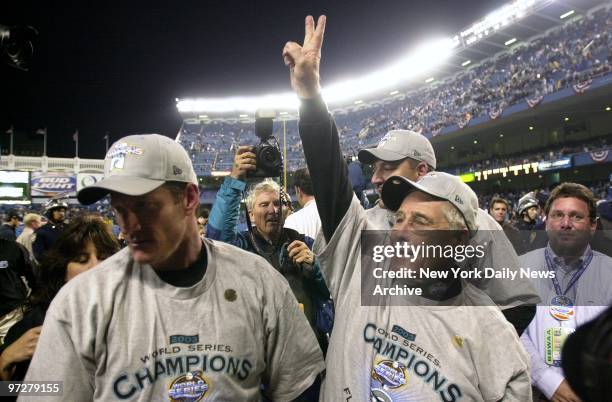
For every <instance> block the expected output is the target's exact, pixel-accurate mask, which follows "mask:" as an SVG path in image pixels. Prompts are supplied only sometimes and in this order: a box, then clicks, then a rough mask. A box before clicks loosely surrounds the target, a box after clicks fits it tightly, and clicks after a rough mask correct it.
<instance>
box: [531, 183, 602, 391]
mask: <svg viewBox="0 0 612 402" xmlns="http://www.w3.org/2000/svg"><path fill="white" fill-rule="evenodd" d="M544 211H545V213H546V234H547V235H548V239H549V240H548V244H547V245H546V247H544V248H540V249H537V250H533V251H531V252H529V253H527V254H525V255H523V256H521V257H520V261H521V266H522V267H523V268H524V269H525V270H527V269H529V272H531V273H532V275H533V276H531V277H532V279H533V281H534V284H535V286H536V288H537V289H538V292H539V295H540V297H541V299H542V303H541V304H540V305H538V307H537V312H536V316H535V318H534V319H533V321H532V322H531V324H529V327H528V328H527V330H526V331H525V333H523V336H521V340H522V341H523V345H524V346H525V349H526V350H527V352H528V353H529V354H530V356H531V367H532V373H531V380H532V384H533V386H534V387H535V388H536V390H534V391H535V393H537V392H539V393H540V394H541V398H546V399H545V400H550V401H570V402H572V401H580V398H579V397H578V396H576V394H575V393H574V391H573V390H572V389H571V388H570V386H569V384H568V382H567V381H566V380H565V378H564V376H563V371H562V369H561V349H562V347H563V343H564V341H565V338H566V337H567V336H568V335H569V334H571V333H572V332H574V330H575V328H576V327H578V326H580V325H582V324H584V323H586V322H588V321H590V320H592V319H593V318H595V317H597V316H598V315H599V314H601V313H602V312H603V311H604V310H605V309H606V306H609V305H610V304H612V286H611V285H612V258H610V257H608V256H606V255H604V254H602V253H599V252H597V251H593V250H592V249H591V246H590V244H589V243H590V240H591V238H592V236H593V235H594V233H595V230H596V225H597V218H596V204H595V198H594V197H593V193H592V192H591V191H590V190H589V189H587V188H586V187H585V186H583V185H581V184H575V183H563V184H561V185H560V186H558V187H557V188H555V189H554V190H553V191H552V193H551V195H550V198H549V199H548V201H547V202H546V205H545V207H544ZM534 277H538V278H539V279H534ZM542 400H544V399H542Z"/></svg>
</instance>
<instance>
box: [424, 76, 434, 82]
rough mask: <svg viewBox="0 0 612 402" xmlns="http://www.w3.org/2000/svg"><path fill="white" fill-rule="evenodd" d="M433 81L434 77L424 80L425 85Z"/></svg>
mask: <svg viewBox="0 0 612 402" xmlns="http://www.w3.org/2000/svg"><path fill="white" fill-rule="evenodd" d="M433 81H434V77H429V78H428V79H426V80H425V83H426V84H429V83H430V82H433Z"/></svg>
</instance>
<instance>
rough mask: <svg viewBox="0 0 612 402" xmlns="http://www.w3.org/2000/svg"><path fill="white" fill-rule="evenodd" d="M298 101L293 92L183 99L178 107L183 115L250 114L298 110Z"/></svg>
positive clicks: (178, 103)
mask: <svg viewBox="0 0 612 402" xmlns="http://www.w3.org/2000/svg"><path fill="white" fill-rule="evenodd" d="M298 106H299V102H298V99H297V98H296V96H295V94H294V93H292V92H286V93H280V94H270V95H263V96H251V97H247V96H236V97H228V98H196V99H182V100H180V101H179V102H177V104H176V107H177V108H178V111H179V112H181V113H187V114H188V113H198V112H208V113H224V112H238V111H240V112H250V113H255V111H256V110H257V109H260V108H261V109H280V110H287V109H291V110H297V108H298Z"/></svg>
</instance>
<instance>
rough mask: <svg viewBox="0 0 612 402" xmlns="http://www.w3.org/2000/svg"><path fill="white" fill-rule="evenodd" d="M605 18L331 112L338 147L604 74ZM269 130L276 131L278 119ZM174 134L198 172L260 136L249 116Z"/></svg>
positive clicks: (533, 98) (481, 111) (290, 128)
mask: <svg viewBox="0 0 612 402" xmlns="http://www.w3.org/2000/svg"><path fill="white" fill-rule="evenodd" d="M611 25H612V12H611V11H610V9H609V8H608V9H600V10H598V11H596V12H594V13H593V14H592V15H590V16H588V17H584V18H579V19H574V20H572V21H569V22H568V23H566V24H565V25H563V26H560V27H558V28H556V29H553V30H551V31H549V32H548V33H547V34H546V35H544V36H540V37H537V38H533V39H532V40H531V41H529V42H527V43H526V44H525V45H523V46H519V47H517V48H516V49H514V50H512V51H511V52H507V53H503V54H501V55H499V56H498V57H492V58H489V59H487V60H485V61H483V62H482V63H480V64H479V65H476V66H474V67H473V68H471V69H469V70H467V71H465V72H463V73H461V74H459V75H456V76H454V77H448V78H447V79H446V80H444V81H441V82H439V83H438V84H437V85H433V86H423V87H420V88H417V89H414V90H410V91H408V92H406V93H404V94H400V96H398V97H395V98H394V99H393V100H391V101H390V102H382V101H374V102H369V103H364V104H363V105H362V106H363V107H362V108H359V109H358V110H353V111H350V112H337V113H335V118H336V122H337V124H338V127H339V130H340V136H341V147H342V149H343V151H344V152H345V153H346V154H352V153H354V152H355V151H356V150H357V149H359V148H362V147H363V146H365V145H369V144H372V143H375V142H377V141H378V139H379V138H380V137H381V136H382V135H383V134H384V133H386V132H387V131H388V130H390V129H394V128H408V129H412V130H414V131H417V132H421V133H423V134H424V135H428V136H435V135H438V134H439V133H440V132H441V130H443V129H446V128H450V127H459V128H461V127H463V126H465V125H467V124H468V123H469V122H470V120H472V119H476V118H478V117H480V116H484V115H487V114H488V115H489V116H491V118H493V116H498V115H500V114H501V113H502V112H503V110H504V109H506V108H508V107H510V106H512V105H515V104H518V103H521V102H527V103H528V104H529V106H530V107H532V106H535V105H537V104H538V103H539V102H540V101H541V100H542V98H543V97H544V96H545V95H547V94H550V93H554V92H557V91H561V90H563V89H565V88H568V87H570V86H574V88H575V90H576V91H579V90H581V88H583V87H587V86H588V85H589V83H590V82H591V80H593V79H596V78H598V77H603V76H606V75H607V74H609V73H610V70H611V67H610V59H611V56H612V54H611V50H610V49H611V48H612V35H611V34H610V29H609V28H610V26H611ZM275 133H276V134H277V136H278V137H280V138H282V126H281V124H280V123H279V122H277V123H275ZM286 137H287V144H288V146H287V158H286V159H287V162H288V164H287V166H288V170H289V171H293V170H295V169H297V168H299V167H303V166H304V160H303V155H302V148H301V143H300V140H299V135H298V133H297V124H296V122H295V121H287V123H286ZM179 139H180V142H181V144H182V145H183V146H184V147H185V148H186V149H187V150H188V151H189V152H190V155H191V156H192V159H193V162H194V165H195V168H196V173H197V174H198V175H203V176H207V175H210V174H211V173H212V172H214V171H227V170H229V169H230V168H231V163H232V158H233V153H234V149H235V147H236V145H237V144H251V145H252V144H256V143H257V142H258V140H257V138H256V137H255V135H254V132H253V123H252V122H239V121H234V122H223V121H217V120H215V121H211V122H209V123H205V124H202V125H200V124H185V125H184V126H183V129H182V130H181V133H180V135H179Z"/></svg>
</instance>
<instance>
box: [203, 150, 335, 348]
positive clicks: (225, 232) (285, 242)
mask: <svg viewBox="0 0 612 402" xmlns="http://www.w3.org/2000/svg"><path fill="white" fill-rule="evenodd" d="M255 166H256V161H255V154H254V153H253V152H251V147H249V146H242V147H240V148H239V149H238V152H237V153H236V156H235V158H234V165H233V168H232V172H231V174H230V175H229V176H228V177H226V178H225V181H224V182H223V185H222V186H221V188H220V189H219V191H218V192H217V198H216V201H215V203H214V206H213V209H212V211H211V212H210V216H209V219H208V227H207V232H206V237H208V238H211V239H215V240H221V241H224V242H227V243H230V244H233V245H235V246H237V247H240V248H242V249H243V250H247V251H251V252H253V253H256V254H259V255H260V256H262V257H264V258H265V259H266V260H267V261H268V262H269V263H270V264H271V265H272V266H273V267H274V268H275V269H276V270H278V271H279V272H280V273H281V274H282V275H283V276H284V277H285V278H286V279H287V281H288V282H289V286H290V287H291V290H292V291H293V294H294V295H295V297H296V299H297V300H298V302H299V303H300V304H301V306H302V307H303V309H304V313H305V314H306V317H307V318H308V321H309V322H310V325H311V326H312V328H313V329H314V330H315V333H316V334H317V337H318V338H319V342H320V343H321V344H324V343H325V342H324V333H326V332H329V330H330V328H324V327H325V325H324V324H323V323H322V322H321V320H317V317H316V316H317V312H321V304H322V303H325V302H326V301H327V300H328V299H329V291H328V289H327V286H326V285H325V281H324V280H323V276H322V275H321V273H320V270H319V264H318V263H317V261H316V260H315V255H314V253H313V252H312V250H311V249H312V245H313V243H314V241H313V239H311V238H310V237H307V236H304V235H303V234H300V233H298V232H296V231H295V230H293V229H288V228H283V224H284V222H283V216H282V213H281V198H280V192H279V190H280V187H279V185H278V184H276V183H275V182H274V181H272V180H265V181H263V182H261V183H259V184H257V185H256V186H255V187H254V188H253V189H252V190H251V192H250V194H249V197H248V199H247V207H248V210H249V212H248V213H249V219H250V221H251V223H252V227H251V228H250V230H247V231H244V232H238V231H237V230H236V224H237V222H238V217H239V214H240V200H241V199H242V196H243V191H244V190H245V188H246V182H245V177H246V174H247V171H250V170H255ZM317 321H319V322H317ZM317 324H318V325H317Z"/></svg>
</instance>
